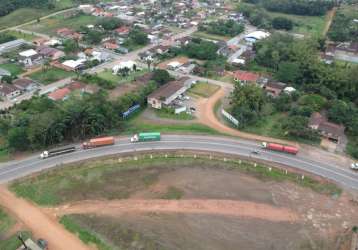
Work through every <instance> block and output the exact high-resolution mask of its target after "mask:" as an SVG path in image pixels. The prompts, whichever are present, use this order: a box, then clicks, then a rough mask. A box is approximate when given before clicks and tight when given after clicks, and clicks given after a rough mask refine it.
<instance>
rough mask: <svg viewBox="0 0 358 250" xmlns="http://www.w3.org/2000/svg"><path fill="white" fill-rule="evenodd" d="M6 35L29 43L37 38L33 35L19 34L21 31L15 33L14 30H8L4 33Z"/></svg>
mask: <svg viewBox="0 0 358 250" xmlns="http://www.w3.org/2000/svg"><path fill="white" fill-rule="evenodd" d="M6 33H7V34H9V35H12V36H14V37H16V38H17V39H24V40H26V41H29V42H32V41H33V40H35V39H36V38H38V37H37V36H35V35H32V34H25V33H23V32H21V31H16V30H9V31H6Z"/></svg>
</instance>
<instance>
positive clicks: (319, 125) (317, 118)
mask: <svg viewBox="0 0 358 250" xmlns="http://www.w3.org/2000/svg"><path fill="white" fill-rule="evenodd" d="M308 127H310V128H311V129H313V130H317V131H318V132H319V133H320V135H322V136H323V137H325V138H327V139H329V140H330V141H333V142H335V143H340V140H341V139H342V138H344V136H345V135H344V130H345V127H344V126H343V125H339V124H336V123H332V122H329V121H327V118H326V117H325V116H323V115H322V114H320V113H318V112H314V113H313V114H312V115H311V117H310V120H309V122H308Z"/></svg>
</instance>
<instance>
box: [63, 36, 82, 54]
mask: <svg viewBox="0 0 358 250" xmlns="http://www.w3.org/2000/svg"><path fill="white" fill-rule="evenodd" d="M63 47H64V51H65V53H66V54H69V53H75V52H77V51H79V49H80V46H79V44H78V42H77V40H74V39H67V40H65V41H64V42H63Z"/></svg>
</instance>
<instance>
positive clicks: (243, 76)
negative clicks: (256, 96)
mask: <svg viewBox="0 0 358 250" xmlns="http://www.w3.org/2000/svg"><path fill="white" fill-rule="evenodd" d="M233 75H234V81H235V82H238V83H240V84H241V85H244V84H250V83H253V84H256V83H257V81H258V80H259V78H260V75H258V74H256V73H253V72H249V71H243V70H236V71H235V72H234V74H233Z"/></svg>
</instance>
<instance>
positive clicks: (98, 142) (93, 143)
mask: <svg viewBox="0 0 358 250" xmlns="http://www.w3.org/2000/svg"><path fill="white" fill-rule="evenodd" d="M113 144H114V137H113V136H108V137H101V138H93V139H91V140H89V141H87V142H84V143H82V148H83V149H90V148H97V147H102V146H109V145H113Z"/></svg>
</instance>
